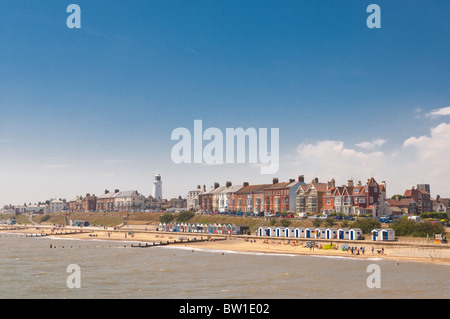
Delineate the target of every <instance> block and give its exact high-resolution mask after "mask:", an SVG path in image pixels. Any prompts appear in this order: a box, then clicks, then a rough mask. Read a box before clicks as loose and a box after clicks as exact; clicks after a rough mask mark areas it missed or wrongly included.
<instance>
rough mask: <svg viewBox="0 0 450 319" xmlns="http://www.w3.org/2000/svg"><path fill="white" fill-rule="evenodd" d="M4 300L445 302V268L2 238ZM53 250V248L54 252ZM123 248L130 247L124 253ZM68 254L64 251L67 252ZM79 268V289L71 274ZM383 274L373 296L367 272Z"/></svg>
mask: <svg viewBox="0 0 450 319" xmlns="http://www.w3.org/2000/svg"><path fill="white" fill-rule="evenodd" d="M0 236H1V237H0V266H1V268H0V298H14V299H17V298H19V299H20V298H67V299H71V298H89V299H93V298H121V299H123V298H133V299H139V298H158V299H172V298H183V299H203V298H204V299H211V298H221V299H231V298H238V299H272V298H277V299H281V298H282V299H291V298H297V299H298V298H302V299H303V298H306V299H308V298H322V299H323V298H349V299H353V298H365V299H366V298H448V297H449V296H450V276H449V275H450V267H449V266H448V265H439V264H425V263H414V262H400V263H399V265H397V264H396V263H395V262H392V261H386V260H379V259H376V258H374V259H373V260H360V259H353V258H330V257H313V256H297V255H275V254H272V255H266V254H256V253H232V252H229V251H224V252H223V251H206V250H194V252H193V251H192V249H186V248H176V247H173V246H172V247H170V246H167V247H152V248H130V243H123V242H110V241H101V240H73V239H55V238H49V237H43V238H29V237H24V236H19V235H12V234H8V235H7V234H5V233H0ZM50 245H52V247H55V246H56V248H50ZM124 245H126V246H127V247H124ZM63 246H64V248H63ZM71 264H75V265H78V266H79V274H80V277H79V279H80V281H79V282H80V284H81V287H80V288H72V289H70V288H68V287H67V283H66V281H67V278H68V277H69V276H70V275H71V274H72V273H71V272H68V271H67V267H68V266H69V265H71ZM371 264H376V265H378V266H379V267H380V268H379V270H380V272H379V274H380V277H379V278H380V284H381V287H380V288H368V286H367V278H368V277H369V276H370V275H371V272H368V271H367V268H368V266H369V265H371Z"/></svg>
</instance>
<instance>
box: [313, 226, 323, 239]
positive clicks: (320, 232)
mask: <svg viewBox="0 0 450 319" xmlns="http://www.w3.org/2000/svg"><path fill="white" fill-rule="evenodd" d="M325 232H326V228H321V227H319V228H316V229H314V237H315V238H325Z"/></svg>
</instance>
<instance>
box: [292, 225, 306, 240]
mask: <svg viewBox="0 0 450 319" xmlns="http://www.w3.org/2000/svg"><path fill="white" fill-rule="evenodd" d="M294 237H296V238H305V227H297V228H295V236H294Z"/></svg>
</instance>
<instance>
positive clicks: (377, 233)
mask: <svg viewBox="0 0 450 319" xmlns="http://www.w3.org/2000/svg"><path fill="white" fill-rule="evenodd" d="M370 233H371V236H370V237H372V240H373V241H378V240H381V238H382V237H381V229H372V231H371V232H370Z"/></svg>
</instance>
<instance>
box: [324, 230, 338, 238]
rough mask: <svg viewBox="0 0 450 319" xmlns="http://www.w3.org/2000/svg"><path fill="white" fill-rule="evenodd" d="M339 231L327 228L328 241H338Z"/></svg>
mask: <svg viewBox="0 0 450 319" xmlns="http://www.w3.org/2000/svg"><path fill="white" fill-rule="evenodd" d="M337 231H338V230H337V229H336V228H327V230H326V232H325V234H326V239H336V238H337Z"/></svg>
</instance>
